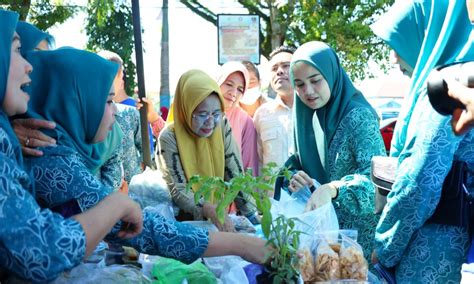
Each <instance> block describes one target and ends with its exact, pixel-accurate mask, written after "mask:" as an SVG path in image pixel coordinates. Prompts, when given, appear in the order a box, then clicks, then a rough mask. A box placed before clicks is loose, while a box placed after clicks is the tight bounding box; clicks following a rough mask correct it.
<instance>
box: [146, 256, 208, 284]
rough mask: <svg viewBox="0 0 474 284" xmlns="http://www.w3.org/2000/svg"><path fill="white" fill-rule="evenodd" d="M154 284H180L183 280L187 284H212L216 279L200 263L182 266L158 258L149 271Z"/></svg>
mask: <svg viewBox="0 0 474 284" xmlns="http://www.w3.org/2000/svg"><path fill="white" fill-rule="evenodd" d="M151 275H152V277H153V282H152V283H155V284H166V283H173V284H174V283H182V282H183V281H184V280H186V281H187V283H189V284H201V283H202V284H208V283H210V284H213V283H217V279H216V277H215V276H214V274H212V272H210V271H209V269H207V267H206V266H205V265H204V264H202V263H201V262H197V261H195V262H193V263H192V264H184V263H182V262H180V261H178V260H174V259H171V258H164V257H160V258H159V259H158V260H157V261H156V262H155V263H154V264H153V269H152V271H151Z"/></svg>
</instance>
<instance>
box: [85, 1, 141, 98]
mask: <svg viewBox="0 0 474 284" xmlns="http://www.w3.org/2000/svg"><path fill="white" fill-rule="evenodd" d="M127 2H128V1H121V0H91V1H89V2H88V4H87V19H86V22H87V23H86V27H85V30H86V34H87V36H88V38H89V39H88V42H87V49H89V50H91V51H95V52H97V51H100V50H110V51H113V52H115V53H117V54H118V55H120V57H121V58H122V60H123V63H124V64H123V65H124V70H125V75H126V76H125V78H124V79H125V80H126V83H127V84H126V91H127V94H129V95H133V87H134V82H135V64H134V63H133V62H132V53H133V49H134V41H133V23H132V8H131V6H129V5H127V4H126V3H127Z"/></svg>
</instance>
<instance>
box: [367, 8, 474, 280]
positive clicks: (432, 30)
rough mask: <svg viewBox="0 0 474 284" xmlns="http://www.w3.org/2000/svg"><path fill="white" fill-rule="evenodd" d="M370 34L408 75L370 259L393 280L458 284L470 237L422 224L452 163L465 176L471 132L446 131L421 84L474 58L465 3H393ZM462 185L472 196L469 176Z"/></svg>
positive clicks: (445, 120)
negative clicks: (394, 160) (394, 166)
mask: <svg viewBox="0 0 474 284" xmlns="http://www.w3.org/2000/svg"><path fill="white" fill-rule="evenodd" d="M372 29H373V31H374V33H375V34H376V35H378V36H379V37H381V38H382V39H383V40H384V41H385V42H386V43H387V44H388V45H389V46H390V47H391V48H393V49H394V50H395V52H396V53H397V54H398V55H399V56H400V58H401V59H403V62H405V63H406V65H407V68H406V69H407V70H412V72H413V75H412V83H411V89H410V92H409V93H408V94H407V95H406V96H405V102H404V104H403V109H402V111H401V112H400V117H399V119H398V121H397V127H396V129H395V133H394V136H393V138H392V147H391V149H392V150H391V153H390V154H391V156H394V157H398V172H397V176H396V180H395V182H394V184H393V187H392V191H391V193H390V194H389V195H388V200H387V205H386V206H385V208H384V211H383V212H382V216H381V217H380V222H379V224H378V225H377V228H376V234H375V253H376V256H377V257H378V260H379V262H380V263H381V264H382V265H384V266H386V267H390V268H394V270H395V276H396V280H397V282H399V283H459V282H460V280H461V265H462V263H463V262H465V261H466V259H465V258H466V253H467V249H468V248H469V245H470V239H469V234H468V232H467V230H466V228H463V227H460V226H452V225H446V224H439V223H435V222H430V221H428V219H429V218H430V217H431V216H432V215H433V213H434V212H435V209H436V207H437V206H438V203H439V202H440V198H441V191H442V185H443V182H444V179H445V177H446V176H447V174H448V172H449V170H450V168H451V165H452V164H453V161H454V160H461V161H465V162H466V163H467V164H468V167H469V169H470V171H469V172H471V173H472V169H473V168H474V164H473V163H474V133H473V131H468V132H466V133H465V134H463V135H460V136H456V135H455V134H454V133H453V131H452V129H451V126H450V116H441V115H439V114H438V113H437V112H436V111H435V110H434V109H433V108H432V107H431V105H430V102H429V99H428V96H427V89H426V82H427V78H428V75H429V74H430V72H431V70H433V69H434V68H436V67H438V66H443V65H446V64H450V63H458V62H466V61H472V60H474V46H473V43H474V42H473V29H472V24H471V23H470V22H469V18H468V14H467V9H466V1H448V0H433V1H421V0H411V1H397V2H395V4H394V5H393V6H392V8H391V9H390V10H389V11H388V12H387V14H385V15H384V16H382V17H381V19H380V20H379V21H378V22H376V23H375V24H374V25H373V26H372ZM466 186H467V189H468V190H470V191H472V188H473V185H472V174H470V175H469V177H468V183H467V184H466ZM453 209H454V208H453ZM471 222H472V220H471Z"/></svg>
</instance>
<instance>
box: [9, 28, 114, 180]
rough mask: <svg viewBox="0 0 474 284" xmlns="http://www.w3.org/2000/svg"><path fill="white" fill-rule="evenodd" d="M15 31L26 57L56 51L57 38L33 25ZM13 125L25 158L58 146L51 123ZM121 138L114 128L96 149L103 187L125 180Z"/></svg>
mask: <svg viewBox="0 0 474 284" xmlns="http://www.w3.org/2000/svg"><path fill="white" fill-rule="evenodd" d="M16 31H17V33H18V34H19V35H20V37H21V39H22V46H21V54H22V55H23V56H24V55H25V54H26V53H27V52H29V51H33V50H50V49H52V48H54V43H55V40H54V37H53V36H51V35H50V34H48V33H46V32H43V31H42V30H40V29H38V28H37V27H36V26H34V25H32V24H30V23H27V22H22V21H20V22H18V25H17V28H16ZM13 125H14V130H15V133H16V134H17V136H18V139H19V140H20V142H23V152H24V154H25V155H26V156H41V155H42V154H43V152H42V151H39V150H38V147H44V146H51V145H52V146H54V144H55V143H56V140H55V138H54V137H50V136H47V135H46V133H50V132H53V133H54V130H53V131H49V130H48V129H54V127H55V124H54V123H53V122H52V121H48V120H43V119H34V118H29V119H24V118H17V119H15V120H13ZM38 128H40V129H41V128H43V131H40V130H37V129H38ZM122 138H123V132H122V130H121V128H120V126H119V125H118V124H114V126H113V131H111V132H110V133H109V135H108V136H107V139H106V140H105V141H104V142H102V143H98V144H96V145H95V146H94V147H95V148H96V154H95V155H99V156H100V162H98V163H96V164H95V165H94V166H93V167H92V168H91V170H92V172H93V173H94V174H96V175H97V176H98V177H99V178H100V179H101V181H102V182H103V183H105V184H106V185H108V186H110V187H112V188H114V189H118V188H120V186H121V184H122V178H123V177H122V167H121V159H120V156H121V151H122V147H121V140H122ZM50 141H54V143H52V144H50ZM40 153H41V155H40ZM96 158H97V157H96Z"/></svg>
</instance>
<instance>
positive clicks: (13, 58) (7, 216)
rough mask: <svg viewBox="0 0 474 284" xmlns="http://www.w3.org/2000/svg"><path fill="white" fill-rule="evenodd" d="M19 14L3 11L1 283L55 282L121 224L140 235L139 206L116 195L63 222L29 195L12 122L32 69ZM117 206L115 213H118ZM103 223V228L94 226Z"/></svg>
mask: <svg viewBox="0 0 474 284" xmlns="http://www.w3.org/2000/svg"><path fill="white" fill-rule="evenodd" d="M17 20H18V14H16V13H13V12H7V11H4V10H0V106H1V107H0V172H1V174H0V224H1V226H0V252H1V253H0V254H1V256H2V257H0V282H4V281H6V282H7V283H8V282H9V281H8V280H7V278H9V277H20V278H23V279H26V280H28V281H34V282H45V281H49V280H53V279H54V278H55V277H57V276H58V274H59V273H61V272H63V271H64V270H67V269H71V268H72V267H74V266H76V265H78V264H80V262H81V261H82V260H83V258H84V257H86V256H87V255H89V254H90V253H91V252H92V251H93V250H94V248H95V247H96V246H97V243H98V242H99V241H100V240H101V239H102V238H103V237H104V236H105V234H106V233H107V232H108V231H109V230H110V228H112V226H113V225H114V224H115V223H116V222H117V221H119V220H120V219H122V220H124V221H128V222H130V223H131V224H132V226H131V227H134V228H136V230H135V231H129V232H127V233H126V234H125V232H122V233H121V234H120V235H121V236H122V237H123V236H128V237H132V236H134V235H136V234H137V233H139V232H140V230H141V221H142V219H141V211H140V208H139V206H138V205H137V204H136V203H135V202H133V201H131V200H130V199H129V198H127V197H126V196H124V195H122V194H119V193H116V194H113V195H110V196H109V197H107V198H106V199H105V200H104V201H103V202H101V203H100V204H99V205H98V206H96V207H94V208H93V209H91V210H89V211H87V212H85V213H83V214H79V215H76V216H74V217H73V218H71V219H64V218H62V217H61V216H59V215H58V214H54V213H52V212H51V211H50V210H47V209H46V210H42V209H41V208H40V207H39V206H38V204H37V203H36V201H35V199H34V198H33V196H32V195H31V193H32V192H34V188H33V186H32V182H31V180H30V177H29V176H28V174H27V173H26V172H25V171H24V170H23V169H22V156H21V150H20V144H19V142H18V140H17V138H16V136H15V134H14V133H13V130H12V128H11V126H10V124H9V121H8V116H13V115H18V114H22V113H24V112H25V111H26V109H27V106H28V99H29V96H28V94H27V93H25V91H24V87H25V86H26V85H27V84H28V83H29V82H30V78H29V75H28V74H29V73H30V72H31V70H32V67H31V65H30V64H29V63H28V62H26V61H25V59H24V58H23V57H22V56H21V54H20V46H21V45H20V38H19V37H18V35H17V34H16V33H15V27H16V24H17ZM115 206H117V208H114V207H115ZM98 218H101V220H102V222H93V221H92V220H94V221H95V220H97V219H98Z"/></svg>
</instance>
